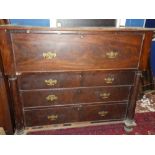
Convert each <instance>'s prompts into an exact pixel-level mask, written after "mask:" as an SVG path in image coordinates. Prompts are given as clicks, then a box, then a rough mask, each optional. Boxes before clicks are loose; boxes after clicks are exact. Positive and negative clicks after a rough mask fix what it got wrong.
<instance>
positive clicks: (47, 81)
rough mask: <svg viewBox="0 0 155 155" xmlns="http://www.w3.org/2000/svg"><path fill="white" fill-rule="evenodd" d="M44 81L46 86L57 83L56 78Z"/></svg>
mask: <svg viewBox="0 0 155 155" xmlns="http://www.w3.org/2000/svg"><path fill="white" fill-rule="evenodd" d="M45 83H46V84H47V85H48V86H54V85H56V84H57V80H53V79H49V80H45Z"/></svg>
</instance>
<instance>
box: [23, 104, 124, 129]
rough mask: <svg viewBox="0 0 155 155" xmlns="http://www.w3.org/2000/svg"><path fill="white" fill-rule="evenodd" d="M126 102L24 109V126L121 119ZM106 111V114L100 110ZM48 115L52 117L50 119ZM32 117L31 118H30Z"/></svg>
mask: <svg viewBox="0 0 155 155" xmlns="http://www.w3.org/2000/svg"><path fill="white" fill-rule="evenodd" d="M126 109H127V104H125V103H118V104H115V105H113V104H108V105H106V104H101V105H94V104H93V105H85V106H82V105H78V106H77V107H76V106H75V107H74V106H70V107H63V108H62V107H56V108H48V109H47V108H46V109H35V110H25V111H24V114H25V121H26V124H25V126H27V127H29V126H41V125H50V124H60V123H69V122H77V121H78V122H80V121H94V120H103V121H110V120H111V121H112V120H123V119H124V118H125V116H126ZM103 111H106V112H107V114H106V116H103V115H100V112H103ZM50 116H55V117H53V118H54V119H50ZM32 118H33V119H32Z"/></svg>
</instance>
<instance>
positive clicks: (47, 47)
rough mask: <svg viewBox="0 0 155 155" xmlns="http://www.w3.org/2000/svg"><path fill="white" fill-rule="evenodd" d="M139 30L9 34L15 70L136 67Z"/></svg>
mask: <svg viewBox="0 0 155 155" xmlns="http://www.w3.org/2000/svg"><path fill="white" fill-rule="evenodd" d="M142 38H143V34H142V33H137V34H136V33H130V32H128V33H127V32H126V33H125V32H121V33H114V32H111V33H110V32H109V33H107V32H106V33H102V35H101V34H93V35H91V34H84V35H80V34H25V33H12V42H13V50H14V55H15V60H16V69H17V71H21V72H22V71H27V72H28V71H54V70H81V69H82V70H87V69H118V68H137V66H138V61H139V55H140V48H141V43H142Z"/></svg>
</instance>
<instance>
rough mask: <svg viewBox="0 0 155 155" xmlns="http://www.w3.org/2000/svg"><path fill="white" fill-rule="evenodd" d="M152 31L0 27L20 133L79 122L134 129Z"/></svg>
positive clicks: (0, 39)
mask: <svg viewBox="0 0 155 155" xmlns="http://www.w3.org/2000/svg"><path fill="white" fill-rule="evenodd" d="M152 35H153V31H152V30H149V29H138V28H137V29H129V28H128V29H126V28H123V29H121V28H119V29H118V28H87V27H86V28H56V29H52V28H38V27H13V26H1V27H0V47H1V53H2V62H3V66H4V73H5V75H7V76H8V79H9V87H10V93H11V96H12V103H13V111H14V116H15V126H16V130H17V133H22V132H23V131H24V129H25V128H28V127H37V126H42V127H43V126H44V125H55V124H65V123H70V124H72V123H76V122H97V121H103V122H113V123H115V122H117V121H121V122H124V123H125V129H126V130H128V131H129V130H131V129H132V127H133V126H134V125H135V124H134V111H135V106H136V100H137V96H138V90H139V83H140V78H141V72H142V71H145V70H146V69H147V64H148V58H149V51H150V44H151V39H152Z"/></svg>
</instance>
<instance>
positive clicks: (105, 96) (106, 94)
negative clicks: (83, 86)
mask: <svg viewBox="0 0 155 155" xmlns="http://www.w3.org/2000/svg"><path fill="white" fill-rule="evenodd" d="M100 96H101V97H102V98H103V99H106V98H109V97H110V93H101V94H100Z"/></svg>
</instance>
